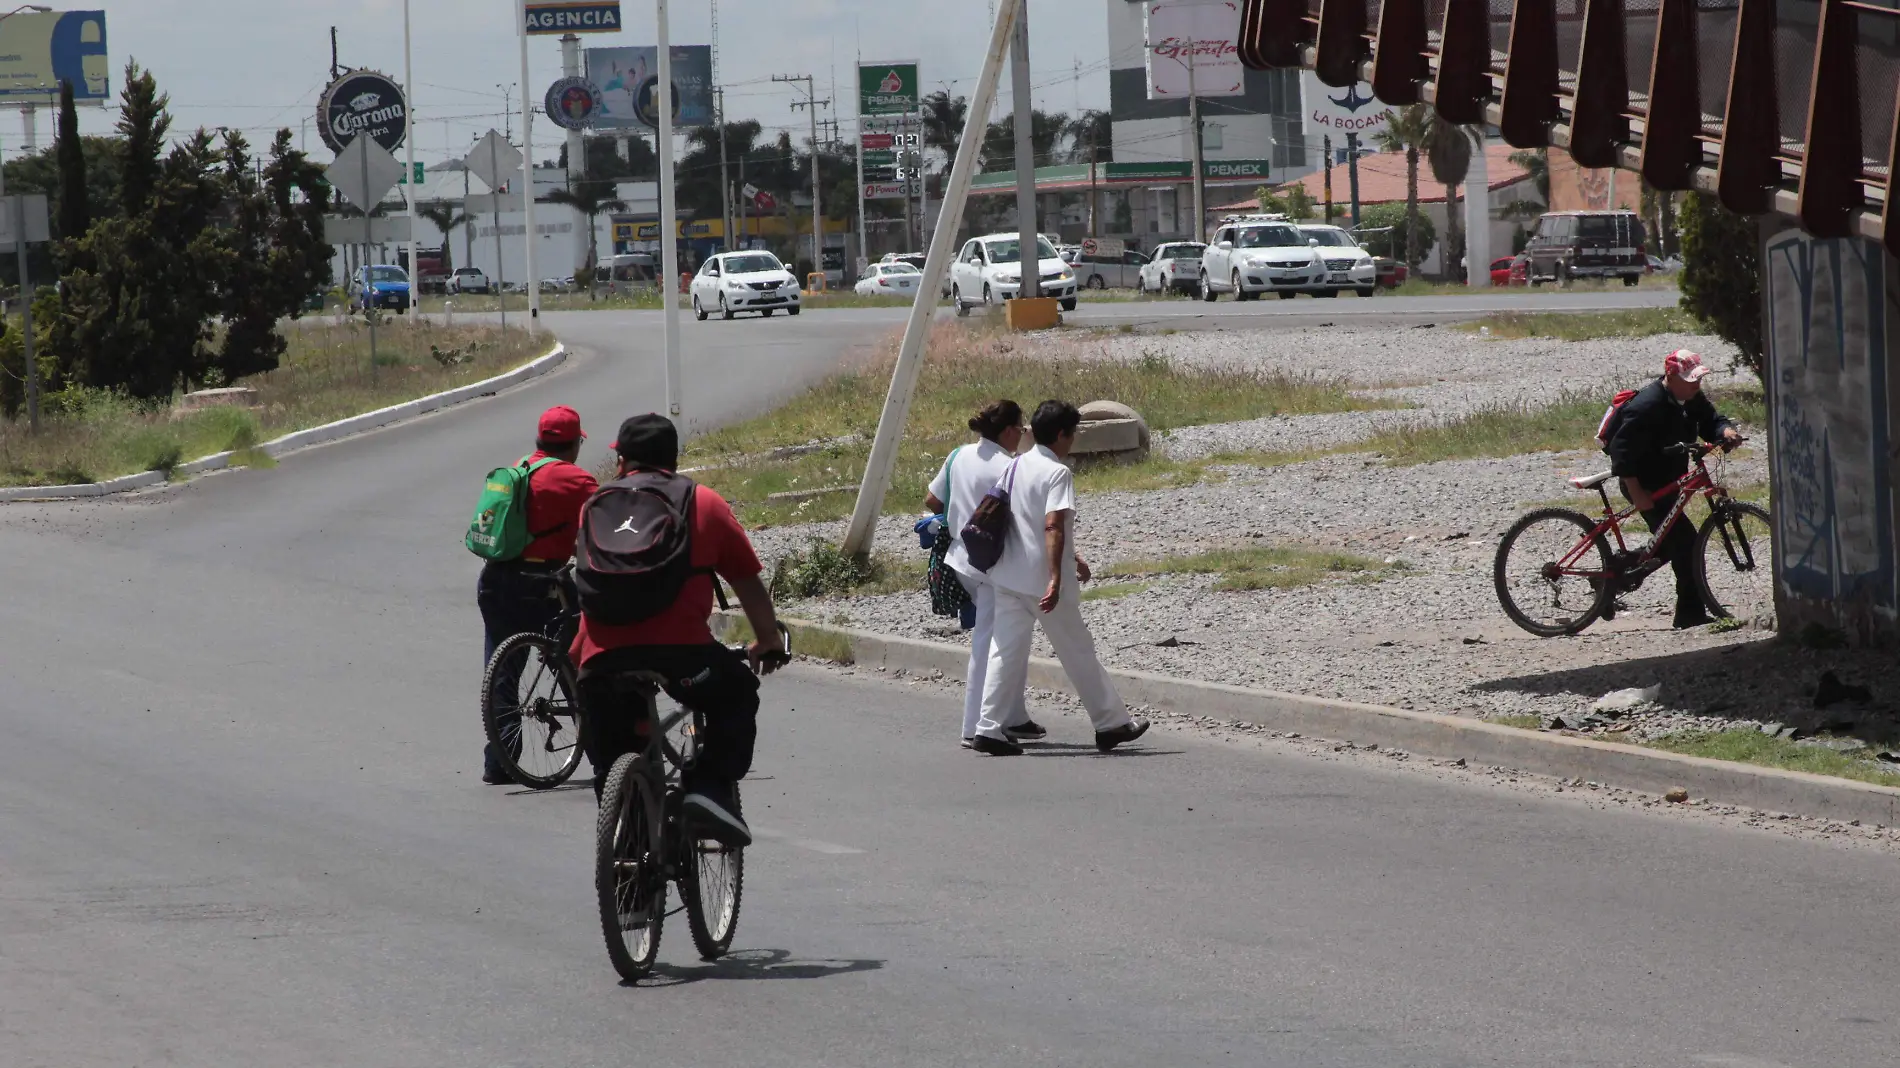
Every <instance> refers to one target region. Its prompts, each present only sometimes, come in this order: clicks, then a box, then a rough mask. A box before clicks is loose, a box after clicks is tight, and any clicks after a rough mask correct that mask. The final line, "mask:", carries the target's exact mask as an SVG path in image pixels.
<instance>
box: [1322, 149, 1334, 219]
mask: <svg viewBox="0 0 1900 1068" xmlns="http://www.w3.org/2000/svg"><path fill="white" fill-rule="evenodd" d="M1321 140H1323V141H1324V142H1325V144H1326V164H1325V169H1324V171H1323V173H1324V174H1325V178H1324V179H1322V180H1323V181H1324V182H1325V183H1326V216H1325V218H1323V219H1321V220H1320V221H1321V222H1325V223H1330V222H1332V221H1333V135H1332V134H1327V135H1326V136H1325V137H1324V138H1322V139H1321Z"/></svg>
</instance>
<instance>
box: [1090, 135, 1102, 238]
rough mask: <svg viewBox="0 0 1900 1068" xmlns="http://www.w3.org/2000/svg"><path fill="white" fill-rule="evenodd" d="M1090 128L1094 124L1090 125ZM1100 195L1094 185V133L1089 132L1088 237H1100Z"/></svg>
mask: <svg viewBox="0 0 1900 1068" xmlns="http://www.w3.org/2000/svg"><path fill="white" fill-rule="evenodd" d="M1090 125H1091V126H1093V125H1094V124H1093V123H1091V124H1090ZM1101 204H1102V194H1101V191H1100V190H1099V189H1097V188H1096V185H1095V132H1094V131H1093V130H1090V131H1089V236H1090V237H1100V236H1102V227H1101Z"/></svg>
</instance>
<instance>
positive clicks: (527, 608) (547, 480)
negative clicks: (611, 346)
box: [475, 404, 599, 786]
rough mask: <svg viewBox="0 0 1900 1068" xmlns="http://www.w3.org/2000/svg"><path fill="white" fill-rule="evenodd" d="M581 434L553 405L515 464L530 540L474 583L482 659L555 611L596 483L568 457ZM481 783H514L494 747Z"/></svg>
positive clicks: (565, 410)
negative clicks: (558, 576) (556, 582)
mask: <svg viewBox="0 0 1900 1068" xmlns="http://www.w3.org/2000/svg"><path fill="white" fill-rule="evenodd" d="M586 440H587V435H586V434H583V433H581V417H580V413H578V412H576V411H575V410H574V409H572V408H569V407H568V406H567V405H565V404H558V405H555V406H554V407H552V408H549V409H548V410H547V411H545V412H542V413H541V424H540V426H539V428H538V429H537V430H536V431H535V436H534V451H533V452H531V453H529V454H528V455H526V456H524V457H522V458H521V461H520V464H521V466H522V467H529V468H533V471H532V472H531V473H530V474H529V475H528V533H529V535H530V536H531V537H532V538H533V539H534V540H533V541H531V542H529V543H528V547H527V548H526V549H525V550H523V551H522V554H521V555H520V556H519V557H518V558H516V559H514V560H507V561H490V562H489V563H488V564H487V565H486V566H484V567H483V568H482V577H481V579H480V580H479V581H478V582H477V583H476V585H475V603H476V604H477V605H479V606H480V607H481V610H482V635H483V638H484V648H483V650H482V660H483V663H487V660H488V658H489V657H492V656H494V655H495V646H497V645H500V644H501V643H502V642H503V641H505V640H506V639H507V638H508V637H509V636H510V635H514V634H520V633H522V632H523V631H546V630H547V629H548V626H549V625H550V624H551V623H552V622H553V621H554V619H555V616H557V615H558V614H559V613H560V603H559V602H558V601H556V600H555V599H554V598H553V597H552V596H551V593H552V587H551V586H550V583H551V582H552V576H553V574H554V573H555V572H557V571H559V570H560V569H561V568H562V566H563V565H565V564H566V563H567V561H568V559H569V558H570V557H572V556H573V555H574V537H575V535H576V533H578V531H579V529H580V514H581V506H582V505H584V504H586V503H587V498H589V497H592V496H593V495H594V490H595V489H597V488H599V487H598V484H597V483H596V482H595V481H594V476H593V475H590V474H588V473H587V471H586V470H585V469H584V468H582V467H580V466H579V465H578V464H576V463H575V461H576V460H578V459H580V455H581V442H583V441H586ZM543 460H546V461H548V462H547V463H542V461H543ZM537 464H539V465H540V466H538V467H537V466H536V465H537ZM498 689H499V691H500V692H501V693H502V694H503V695H504V696H508V695H509V694H510V692H511V691H512V690H513V689H514V685H513V683H512V682H509V681H506V680H504V681H503V683H502V685H501V686H500V687H498ZM509 703H510V704H513V703H514V702H513V701H512V700H510V701H509ZM503 726H504V728H505V726H506V725H505V724H504V725H503ZM482 781H483V782H485V783H489V784H491V785H495V786H504V785H508V784H510V783H512V782H513V781H514V780H513V779H511V778H509V776H508V773H507V772H506V771H505V770H503V768H502V766H501V762H500V761H499V760H498V759H496V754H495V751H494V747H493V746H489V747H488V748H487V750H486V751H485V752H484V754H483V759H482Z"/></svg>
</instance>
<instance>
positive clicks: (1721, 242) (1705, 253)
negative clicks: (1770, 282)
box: [1676, 193, 1765, 378]
mask: <svg viewBox="0 0 1900 1068" xmlns="http://www.w3.org/2000/svg"><path fill="white" fill-rule="evenodd" d="M1680 219H1681V227H1682V273H1681V275H1680V276H1679V277H1678V279H1677V282H1676V284H1677V285H1678V286H1679V287H1680V288H1681V290H1682V308H1683V310H1684V311H1686V312H1688V313H1689V314H1691V315H1693V316H1695V317H1696V318H1697V319H1700V320H1701V321H1702V322H1703V323H1704V324H1705V325H1706V326H1707V327H1708V328H1709V330H1710V331H1711V332H1712V333H1714V334H1715V336H1716V337H1719V338H1721V339H1722V340H1723V341H1726V342H1728V343H1729V344H1731V345H1733V346H1735V348H1736V349H1737V350H1739V358H1738V362H1739V363H1740V364H1741V365H1743V366H1745V367H1747V368H1748V369H1749V370H1751V371H1753V372H1755V377H1756V378H1760V377H1761V373H1762V358H1763V353H1764V351H1765V347H1764V345H1763V340H1762V333H1761V234H1760V231H1759V230H1758V228H1757V223H1756V222H1755V220H1754V219H1751V218H1749V217H1747V216H1744V215H1737V214H1735V213H1734V212H1732V211H1730V210H1728V209H1727V208H1725V207H1723V206H1722V205H1721V204H1720V203H1719V202H1718V201H1717V200H1716V199H1715V198H1714V197H1711V196H1709V195H1708V194H1706V193H1687V194H1685V195H1684V196H1683V198H1682V213H1681V216H1680Z"/></svg>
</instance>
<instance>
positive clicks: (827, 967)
mask: <svg viewBox="0 0 1900 1068" xmlns="http://www.w3.org/2000/svg"><path fill="white" fill-rule="evenodd" d="M882 967H884V962H883V961H881V960H793V959H792V953H791V951H790V950H786V949H740V950H734V951H733V952H732V953H729V954H727V955H726V956H724V957H721V958H719V959H718V960H716V961H712V962H711V963H708V964H701V965H699V966H698V967H696V968H682V967H679V966H677V965H672V964H655V965H654V966H653V974H652V976H651V977H650V978H647V979H643V980H641V981H640V982H638V983H626V982H623V983H621V984H620V985H621V986H638V987H641V988H643V989H648V988H653V987H668V986H681V985H684V984H686V983H698V982H704V981H705V980H708V979H823V978H825V977H827V976H832V975H849V974H851V973H852V972H874V971H877V970H878V969H880V968H882Z"/></svg>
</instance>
